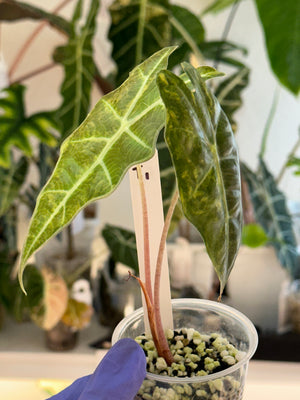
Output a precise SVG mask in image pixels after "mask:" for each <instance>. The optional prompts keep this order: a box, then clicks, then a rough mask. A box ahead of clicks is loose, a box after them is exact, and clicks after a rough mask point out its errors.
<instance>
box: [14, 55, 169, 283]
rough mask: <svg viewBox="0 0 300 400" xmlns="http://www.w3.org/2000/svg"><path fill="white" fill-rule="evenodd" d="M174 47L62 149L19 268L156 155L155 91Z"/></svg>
mask: <svg viewBox="0 0 300 400" xmlns="http://www.w3.org/2000/svg"><path fill="white" fill-rule="evenodd" d="M173 50H174V48H166V49H163V50H161V51H159V52H157V53H155V54H154V55H153V56H152V57H150V58H149V59H147V60H146V61H145V62H144V63H142V64H141V65H140V66H138V67H136V68H135V69H134V70H133V71H132V72H131V74H130V76H129V78H128V79H127V80H126V81H125V82H124V84H122V85H121V86H120V87H119V88H118V89H116V90H114V91H113V92H111V93H109V94H108V95H106V96H104V97H102V98H101V99H100V101H99V102H98V103H97V104H96V106H95V107H94V109H93V110H92V111H91V113H90V114H89V115H88V116H87V118H86V119H85V121H84V122H83V123H82V124H81V125H80V126H79V128H78V129H77V130H76V131H75V132H73V134H71V135H70V136H69V137H68V138H67V139H66V140H65V142H64V143H63V145H62V147H61V154H60V158H59V160H58V162H57V165H56V168H55V170H54V172H53V174H52V177H51V178H50V180H49V181H48V183H47V185H46V186H45V187H44V189H43V190H42V192H41V193H40V195H39V197H38V199H37V205H36V208H35V211H34V214H33V216H32V219H31V224H30V227H29V232H28V236H27V238H26V242H25V245H24V248H23V253H22V257H21V263H20V267H19V279H20V282H21V284H22V274H23V271H24V268H25V265H26V261H27V260H28V258H29V257H30V256H31V255H32V254H33V253H34V252H35V251H36V250H37V249H38V248H39V247H41V246H42V245H43V244H44V243H45V242H46V241H47V240H48V239H50V238H51V237H52V236H53V235H55V234H56V233H58V232H59V231H60V230H61V229H62V228H63V227H64V226H66V225H67V224H68V223H69V222H70V221H71V220H72V218H73V217H74V216H75V215H76V214H77V213H78V212H79V211H80V210H81V209H82V208H83V207H84V206H85V205H86V204H87V203H90V202H92V201H94V200H96V199H99V198H102V197H105V196H108V195H109V194H110V193H112V192H113V191H114V190H115V188H116V187H117V186H118V184H119V183H120V181H121V180H122V178H123V176H124V174H125V172H126V171H127V170H128V168H130V166H132V165H134V164H137V163H139V162H142V161H145V160H148V159H149V158H151V157H152V156H153V154H154V150H155V143H156V138H157V135H158V133H159V131H160V130H161V128H162V126H163V124H164V121H165V109H164V106H163V103H162V101H161V99H160V96H159V91H158V88H157V86H156V75H157V73H158V72H159V71H160V70H161V69H163V68H166V66H167V61H168V57H169V55H170V54H171V53H172V51H173Z"/></svg>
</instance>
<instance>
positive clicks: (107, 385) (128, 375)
mask: <svg viewBox="0 0 300 400" xmlns="http://www.w3.org/2000/svg"><path fill="white" fill-rule="evenodd" d="M145 376H146V357H145V354H144V352H143V350H142V348H141V347H140V346H139V345H138V344H137V343H136V342H135V341H134V340H133V339H121V340H119V341H118V342H117V343H116V344H115V345H114V346H113V347H112V348H111V349H110V350H109V351H108V353H107V354H106V355H105V357H104V358H103V360H102V361H101V362H100V364H99V365H98V367H97V368H96V370H95V372H94V373H93V374H92V375H88V376H84V377H82V378H79V379H77V380H76V381H75V382H73V383H72V384H71V385H70V386H68V387H67V388H66V389H64V390H63V391H62V392H60V393H58V394H56V395H55V396H52V397H51V398H49V399H48V400H50V399H51V400H133V399H134V396H135V395H136V394H137V392H138V390H139V388H140V386H141V384H142V382H143V380H144V378H145Z"/></svg>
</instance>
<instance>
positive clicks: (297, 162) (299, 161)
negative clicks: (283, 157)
mask: <svg viewBox="0 0 300 400" xmlns="http://www.w3.org/2000/svg"><path fill="white" fill-rule="evenodd" d="M286 166H287V167H289V168H296V170H294V171H293V173H294V175H300V158H299V157H291V158H290V159H289V160H288V162H287V164H286Z"/></svg>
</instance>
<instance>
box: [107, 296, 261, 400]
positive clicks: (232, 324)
mask: <svg viewBox="0 0 300 400" xmlns="http://www.w3.org/2000/svg"><path fill="white" fill-rule="evenodd" d="M172 308H173V320H174V329H182V328H194V329H196V330H197V331H199V332H200V333H202V334H211V333H219V334H220V335H222V336H223V337H226V338H227V339H228V340H229V341H230V342H231V343H232V344H233V345H234V346H235V347H236V348H237V349H238V350H239V351H242V352H244V356H243V358H242V359H241V360H240V361H239V362H237V363H236V364H234V365H232V366H230V367H228V368H227V369H225V370H223V371H220V372H216V373H213V374H210V375H206V376H197V377H191V378H179V377H169V376H161V375H156V374H152V373H149V372H148V373H147V375H146V378H145V380H144V382H143V384H142V386H141V389H140V391H139V394H138V395H137V396H136V399H144V400H150V399H157V400H159V399H162V400H185V399H193V400H207V399H209V400H240V399H242V397H243V389H244V385H245V379H246V374H247V368H248V364H249V360H250V358H251V357H252V356H253V354H254V352H255V350H256V347H257V343H258V337H257V332H256V329H255V327H254V325H253V324H252V322H251V321H250V320H249V319H248V318H247V317H245V316H244V315H243V314H242V313H240V312H239V311H237V310H235V309H234V308H232V307H229V306H226V305H224V304H221V303H217V302H213V301H209V300H202V299H176V300H172ZM142 333H144V315H143V309H142V308H140V309H138V310H136V311H135V312H133V313H132V314H131V315H129V316H128V317H126V318H124V319H123V320H122V321H121V322H120V323H119V324H118V325H117V327H116V328H115V330H114V333H113V337H112V343H113V344H114V343H115V342H117V341H118V340H119V339H122V338H125V337H129V338H132V339H134V338H136V337H137V336H139V335H141V334H142Z"/></svg>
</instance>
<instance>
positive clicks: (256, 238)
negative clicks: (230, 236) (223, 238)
mask: <svg viewBox="0 0 300 400" xmlns="http://www.w3.org/2000/svg"><path fill="white" fill-rule="evenodd" d="M268 241H269V238H268V236H267V235H266V232H265V231H264V230H263V228H262V227H261V226H260V225H258V224H247V225H244V226H243V232H242V243H243V244H244V245H246V246H249V247H253V248H255V247H259V246H264V245H265V244H266V243H267V242H268Z"/></svg>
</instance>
